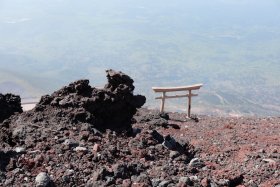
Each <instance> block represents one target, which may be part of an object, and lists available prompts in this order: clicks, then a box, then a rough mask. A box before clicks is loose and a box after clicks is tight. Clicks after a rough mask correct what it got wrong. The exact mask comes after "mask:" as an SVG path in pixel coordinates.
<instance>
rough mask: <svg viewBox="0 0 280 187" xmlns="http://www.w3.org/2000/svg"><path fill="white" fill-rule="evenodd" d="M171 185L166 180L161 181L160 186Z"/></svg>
mask: <svg viewBox="0 0 280 187" xmlns="http://www.w3.org/2000/svg"><path fill="white" fill-rule="evenodd" d="M169 183H170V182H169V181H166V180H164V181H161V182H160V183H159V185H158V186H159V187H167V186H168V184H169Z"/></svg>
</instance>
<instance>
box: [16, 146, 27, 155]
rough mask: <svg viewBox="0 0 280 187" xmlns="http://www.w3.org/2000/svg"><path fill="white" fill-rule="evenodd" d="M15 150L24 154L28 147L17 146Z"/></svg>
mask: <svg viewBox="0 0 280 187" xmlns="http://www.w3.org/2000/svg"><path fill="white" fill-rule="evenodd" d="M15 152H17V153H21V154H23V153H26V149H25V148H24V147H16V148H15Z"/></svg>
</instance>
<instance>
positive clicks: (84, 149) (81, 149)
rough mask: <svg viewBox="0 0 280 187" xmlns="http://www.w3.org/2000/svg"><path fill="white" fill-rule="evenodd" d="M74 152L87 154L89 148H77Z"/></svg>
mask: <svg viewBox="0 0 280 187" xmlns="http://www.w3.org/2000/svg"><path fill="white" fill-rule="evenodd" d="M74 151H76V152H86V151H87V148H85V147H75V148H74Z"/></svg>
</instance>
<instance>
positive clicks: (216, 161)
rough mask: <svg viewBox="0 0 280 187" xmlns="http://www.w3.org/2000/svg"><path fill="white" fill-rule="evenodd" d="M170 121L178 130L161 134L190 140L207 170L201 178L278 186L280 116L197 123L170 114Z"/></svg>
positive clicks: (204, 119) (211, 119) (210, 119)
mask: <svg viewBox="0 0 280 187" xmlns="http://www.w3.org/2000/svg"><path fill="white" fill-rule="evenodd" d="M170 118H171V120H170V121H169V123H174V124H177V125H178V126H180V127H181V129H180V130H177V129H170V128H168V129H162V130H160V132H162V133H163V134H172V135H173V136H174V137H184V138H185V139H187V140H189V141H190V143H191V144H192V145H193V146H194V147H195V148H196V150H197V151H198V152H197V156H198V157H200V158H201V159H202V160H204V161H205V163H206V166H207V168H208V169H206V170H205V171H203V172H201V173H198V176H200V178H201V179H203V178H204V177H208V178H211V179H212V180H214V181H219V180H220V179H224V178H234V177H238V176H240V175H242V176H243V177H244V179H243V181H242V183H241V184H243V185H245V186H262V187H269V186H276V185H277V184H278V185H279V184H280V165H279V164H280V118H279V117H266V118H255V117H254V118H252V117H251V118H246V117H240V118H229V117H228V118H224V117H223V118H222V117H213V116H211V117H210V116H200V117H199V122H194V120H189V121H185V122H184V115H183V114H170ZM178 119H179V120H178ZM180 119H181V120H182V121H180Z"/></svg>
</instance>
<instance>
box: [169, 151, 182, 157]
mask: <svg viewBox="0 0 280 187" xmlns="http://www.w3.org/2000/svg"><path fill="white" fill-rule="evenodd" d="M178 156H180V153H179V152H178V151H170V153H169V157H170V158H171V159H174V158H176V157H178Z"/></svg>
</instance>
